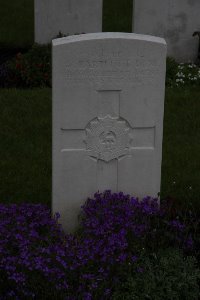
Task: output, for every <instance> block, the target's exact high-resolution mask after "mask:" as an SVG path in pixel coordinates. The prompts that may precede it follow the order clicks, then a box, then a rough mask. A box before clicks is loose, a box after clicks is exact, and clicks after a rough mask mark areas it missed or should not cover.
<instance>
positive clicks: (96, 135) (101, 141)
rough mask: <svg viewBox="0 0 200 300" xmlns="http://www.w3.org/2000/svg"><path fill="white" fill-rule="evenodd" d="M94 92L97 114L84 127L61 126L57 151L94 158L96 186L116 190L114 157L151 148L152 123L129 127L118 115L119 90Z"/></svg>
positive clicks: (116, 161)
mask: <svg viewBox="0 0 200 300" xmlns="http://www.w3.org/2000/svg"><path fill="white" fill-rule="evenodd" d="M97 92H98V100H97V101H98V102H97V112H98V115H97V117H96V118H95V119H93V120H88V125H87V126H86V128H81V129H63V128H61V130H62V145H63V146H62V150H61V151H62V152H66V151H76V152H77V151H81V152H82V151H84V152H85V155H86V156H89V157H90V158H91V159H92V160H94V161H95V162H96V170H97V182H96V190H99V191H103V190H106V189H111V190H113V191H118V161H120V160H121V159H123V158H124V157H125V156H127V155H134V153H133V152H134V150H135V149H141V150H142V149H145V150H146V149H149V150H152V149H154V146H155V145H154V144H155V126H154V127H152V126H149V127H139V128H138V127H134V128H131V126H130V124H128V122H127V121H126V120H125V119H123V118H121V116H120V93H121V90H99V91H97Z"/></svg>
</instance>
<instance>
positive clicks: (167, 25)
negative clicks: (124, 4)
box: [133, 0, 200, 62]
mask: <svg viewBox="0 0 200 300" xmlns="http://www.w3.org/2000/svg"><path fill="white" fill-rule="evenodd" d="M133 11H134V12H133V32H135V33H142V34H150V35H155V36H160V37H164V38H165V39H166V42H167V46H168V56H173V57H174V58H176V59H177V60H178V61H184V62H187V61H189V60H192V61H195V60H196V58H197V53H198V38H197V37H193V36H192V35H193V32H194V31H200V0H148V1H147V0H135V3H134V10H133Z"/></svg>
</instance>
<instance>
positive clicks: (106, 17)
mask: <svg viewBox="0 0 200 300" xmlns="http://www.w3.org/2000/svg"><path fill="white" fill-rule="evenodd" d="M132 10H133V0H104V3H103V31H105V32H106V31H108V32H132Z"/></svg>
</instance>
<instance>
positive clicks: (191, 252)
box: [0, 191, 200, 300]
mask: <svg viewBox="0 0 200 300" xmlns="http://www.w3.org/2000/svg"><path fill="white" fill-rule="evenodd" d="M58 221H59V214H58V213H57V214H56V215H55V216H54V218H51V214H50V210H49V209H48V208H47V207H45V206H43V205H31V204H21V205H14V204H13V205H0V290H1V295H0V299H2V300H3V299H66V300H73V299H74V300H76V299H84V300H86V299H87V300H89V299H102V300H103V299H105V300H106V299H152V300H153V299H154V300H155V299H185V300H186V299H198V297H199V284H198V280H200V270H199V267H198V260H197V258H198V255H197V254H198V244H197V243H198V238H197V237H198V236H199V233H198V231H196V232H194V231H193V229H192V227H191V226H190V225H191V222H190V221H191V218H190V219H189V218H188V220H186V221H185V222H183V221H182V218H180V219H177V216H176V217H175V218H174V217H172V216H171V215H170V214H169V213H168V211H167V210H166V208H165V207H161V208H160V207H159V204H158V201H157V199H152V198H150V197H146V198H144V199H143V200H142V201H138V199H136V198H134V197H130V196H129V195H124V194H123V193H111V192H110V191H105V192H104V193H96V194H95V195H94V199H88V200H87V202H86V203H85V204H84V205H83V207H82V210H81V213H80V226H79V228H78V230H77V232H76V233H75V234H73V235H72V234H64V232H63V231H62V227H61V226H60V225H59V222H58ZM195 222H196V220H195ZM195 256H196V257H195ZM163 295H165V298H163Z"/></svg>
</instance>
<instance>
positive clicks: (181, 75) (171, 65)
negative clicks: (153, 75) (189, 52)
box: [166, 57, 200, 87]
mask: <svg viewBox="0 0 200 300" xmlns="http://www.w3.org/2000/svg"><path fill="white" fill-rule="evenodd" d="M166 85H167V86H168V87H182V86H185V85H187V86H194V85H195V86H199V85H200V68H199V66H197V65H195V64H193V63H180V64H179V63H177V62H176V61H175V60H174V59H173V58H172V57H167V65H166Z"/></svg>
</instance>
